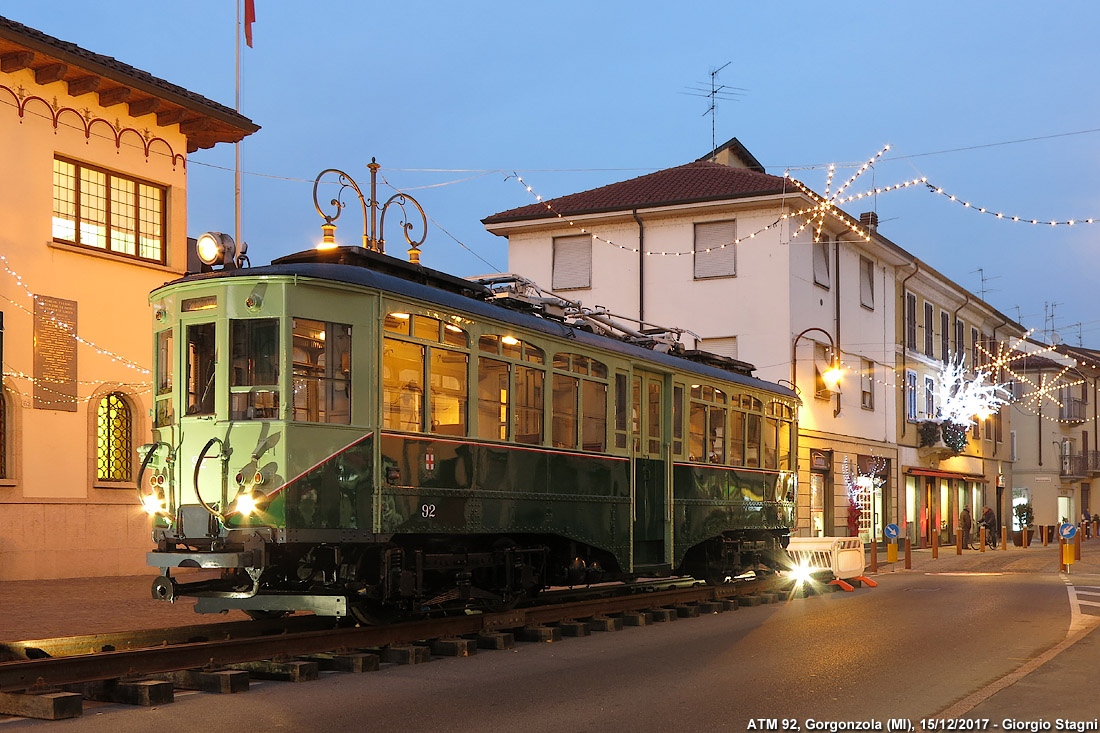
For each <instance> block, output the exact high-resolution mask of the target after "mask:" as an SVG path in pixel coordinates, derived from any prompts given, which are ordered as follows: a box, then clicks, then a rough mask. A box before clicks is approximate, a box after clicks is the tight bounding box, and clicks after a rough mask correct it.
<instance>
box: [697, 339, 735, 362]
mask: <svg viewBox="0 0 1100 733" xmlns="http://www.w3.org/2000/svg"><path fill="white" fill-rule="evenodd" d="M699 348H700V349H702V350H703V351H709V352H710V353H712V354H718V355H719V356H728V357H729V358H731V359H736V358H737V337H736V336H725V337H722V338H709V339H700V340H699Z"/></svg>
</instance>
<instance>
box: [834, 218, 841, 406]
mask: <svg viewBox="0 0 1100 733" xmlns="http://www.w3.org/2000/svg"><path fill="white" fill-rule="evenodd" d="M833 261H834V262H835V263H836V287H835V288H834V289H833V291H834V294H835V296H834V298H833V311H834V313H835V314H836V365H837V366H838V367H839V366H840V236H837V238H836V239H834V240H833ZM839 414H840V391H839V390H838V391H837V393H836V409H835V410H833V417H834V418H835V417H836V416H837V415H839Z"/></svg>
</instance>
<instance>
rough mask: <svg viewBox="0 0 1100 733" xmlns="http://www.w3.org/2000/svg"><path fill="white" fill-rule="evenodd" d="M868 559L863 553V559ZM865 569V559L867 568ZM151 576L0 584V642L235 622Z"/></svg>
mask: <svg viewBox="0 0 1100 733" xmlns="http://www.w3.org/2000/svg"><path fill="white" fill-rule="evenodd" d="M868 558H869V553H868ZM878 560H879V567H878V574H879V575H884V574H888V573H892V572H893V573H904V572H922V573H949V572H1005V573H1051V574H1057V572H1058V562H1059V555H1058V546H1057V544H1051V545H1050V546H1048V547H1043V546H1042V543H1041V542H1039V543H1035V544H1033V545H1032V546H1031V547H1029V548H1027V549H1026V550H1025V549H1023V548H1021V547H1012V546H1011V545H1010V546H1009V548H1008V549H1007V550H1000V549H998V550H995V551H994V550H990V551H986V552H978V551H977V550H963V554H962V555H956V554H955V547H954V545H952V546H949V547H941V548H940V550H939V558H938V559H935V560H933V559H932V551H931V550H930V549H920V550H914V551H913V554H912V566H913V567H912V569H911V570H909V571H906V570H905V565H904V562H905V554H904V552H899V554H898V562H897V563H894V564H892V565H891V564H888V563H887V562H886V551H885V550H881V549H880V551H879V553H878ZM867 572H868V574H870V573H871V570H870V559H868V562H867ZM1075 574H1079V575H1086V574H1100V539H1091V540H1085V541H1083V542H1082V543H1081V560H1079V561H1077V562H1076V563H1075V564H1074V565H1073V566H1072V567H1071V569H1070V577H1072V576H1073V575H1075ZM154 577H155V573H154V572H150V573H148V574H146V575H133V576H124V577H112V578H74V579H67V580H21V581H6V582H0V641H23V640H27V639H42V638H49V637H56V636H71V635H82V634H98V633H108V632H113V631H127V630H130V629H155V628H165V627H172V626H192V625H196V624H206V623H218V622H219V621H242V620H245V619H246V618H247V616H245V615H244V613H242V612H240V611H233V612H231V613H229V614H197V613H195V612H194V611H193V610H192V607H193V605H194V601H193V600H188V599H182V600H180V601H178V602H176V603H174V604H173V603H166V602H164V601H156V600H153V598H152V595H151V593H150V586H151V585H152V582H153V579H154Z"/></svg>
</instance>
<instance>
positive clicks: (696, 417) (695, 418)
mask: <svg viewBox="0 0 1100 733" xmlns="http://www.w3.org/2000/svg"><path fill="white" fill-rule="evenodd" d="M706 434H707V408H706V406H705V405H701V404H699V403H698V402H692V403H691V409H690V411H689V412H688V460H690V461H702V460H704V456H705V453H704V451H703V444H704V442H705V440H706Z"/></svg>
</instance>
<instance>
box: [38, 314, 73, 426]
mask: <svg viewBox="0 0 1100 733" xmlns="http://www.w3.org/2000/svg"><path fill="white" fill-rule="evenodd" d="M75 335H76V301H75V300H63V299H61V298H50V297H48V296H42V295H36V296H35V301H34V407H35V409H37V410H63V411H65V412H76V339H75V338H74V336H75Z"/></svg>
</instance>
